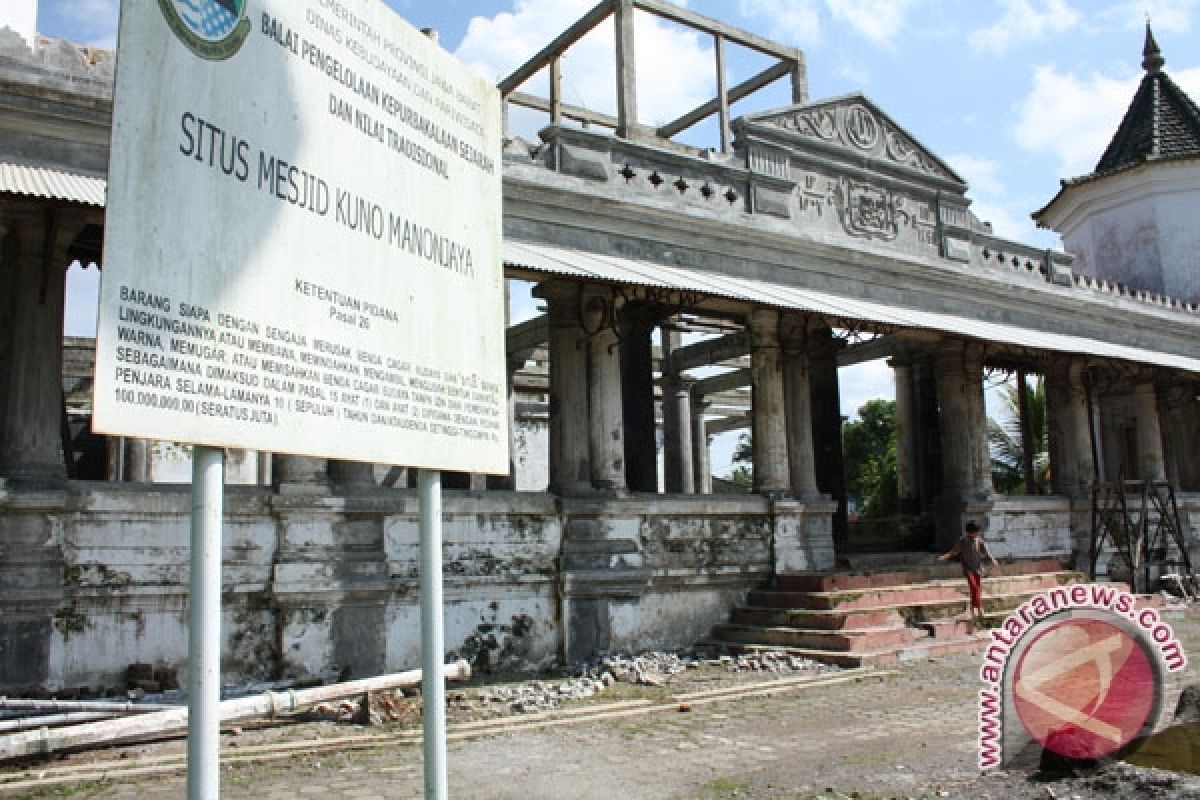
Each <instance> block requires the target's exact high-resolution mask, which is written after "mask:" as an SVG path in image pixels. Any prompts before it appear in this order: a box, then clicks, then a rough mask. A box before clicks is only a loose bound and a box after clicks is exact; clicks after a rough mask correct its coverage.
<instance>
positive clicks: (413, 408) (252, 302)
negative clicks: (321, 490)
mask: <svg viewBox="0 0 1200 800" xmlns="http://www.w3.org/2000/svg"><path fill="white" fill-rule="evenodd" d="M117 55H118V61H117V82H116V90H115V94H114V113H113V136H112V155H111V161H110V169H109V181H108V206H107V219H106V230H105V252H104V273H103V281H102V284H101V291H100V319H99V327H98V333H97V347H96V382H95V387H96V388H95V404H94V415H93V425H94V427H95V429H96V430H97V431H100V432H103V433H108V434H114V435H123V436H133V437H140V438H148V439H160V440H169V441H177V442H185V443H191V444H192V445H193V485H192V492H193V511H192V532H191V542H192V547H191V594H190V600H189V605H190V615H191V616H190V620H191V621H190V629H189V705H190V711H189V743H188V795H189V798H205V799H206V800H207V798H214V797H216V796H217V795H218V784H217V776H218V770H217V737H218V731H219V719H218V713H219V712H218V701H219V691H220V651H221V634H220V617H221V606H220V602H221V601H220V598H221V546H222V544H221V539H222V536H221V519H222V498H223V487H224V448H228V447H233V448H245V449H251V450H257V451H260V452H263V453H276V454H281V455H285V456H286V455H287V454H290V455H296V456H314V457H320V458H330V459H344V460H350V461H359V462H367V463H384V464H393V463H403V464H405V465H408V466H412V467H417V468H419V469H420V472H419V481H418V483H419V495H420V509H421V510H420V513H421V525H420V536H421V542H420V576H421V630H422V634H421V637H422V638H421V649H422V670H423V674H424V681H423V691H424V706H425V757H426V758H425V785H426V796H427V797H438V798H441V797H445V795H446V773H445V708H444V706H445V703H444V678H443V677H442V674H443V672H442V669H443V667H442V662H443V657H444V656H443V654H444V648H443V636H442V618H443V614H442V598H441V482H440V472H439V471H440V470H456V471H467V472H483V473H491V474H503V473H506V472H507V471H508V459H509V454H508V418H507V416H508V403H507V396H506V375H505V372H504V369H505V358H504V277H503V265H502V259H501V255H500V231H501V210H500V202H501V201H500V196H501V189H500V185H501V183H500V182H501V164H500V150H501V136H502V132H501V112H500V98H499V95H498V92H497V90H496V89H495V88H494V87H493V86H491V85H490V84H488V83H487V82H485V81H484V80H482V79H480V78H479V77H477V76H475V75H473V74H471V73H470V72H469V71H468V70H467V69H466V68H465V67H464V66H463V65H461V64H460V63H459V62H457V61H456V60H455V59H454V58H453V57H451V56H450V55H448V54H447V53H445V51H443V50H441V49H440V48H439V47H438V46H437V44H436V43H435V42H433V41H431V40H430V39H429V38H428V37H426V36H424V35H422V34H421V33H420V32H419V31H417V30H416V29H415V28H413V27H412V26H411V25H409V24H408V23H406V22H405V21H403V20H402V19H400V18H399V17H397V16H396V15H395V14H393V13H392V12H391V11H390V9H388V8H387V7H386V6H385V5H384V4H383V3H382V2H380V0H342V2H339V3H328V2H322V1H321V0H299V1H297V0H127V2H123V3H122V4H121V24H120V34H119V41H118V50H117Z"/></svg>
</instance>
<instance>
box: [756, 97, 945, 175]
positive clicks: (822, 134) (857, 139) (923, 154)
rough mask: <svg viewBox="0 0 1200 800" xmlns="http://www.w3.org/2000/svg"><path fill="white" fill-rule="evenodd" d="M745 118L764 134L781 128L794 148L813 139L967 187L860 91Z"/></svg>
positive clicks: (849, 154) (785, 142) (850, 153)
mask: <svg viewBox="0 0 1200 800" xmlns="http://www.w3.org/2000/svg"><path fill="white" fill-rule="evenodd" d="M744 120H745V122H746V123H747V124H748V125H749V126H751V127H752V128H753V129H754V130H755V132H756V133H758V134H760V135H761V133H762V132H763V130H764V129H767V130H769V129H770V128H777V129H779V130H780V131H781V132H784V134H785V135H783V136H781V137H779V143H780V144H783V145H785V146H788V147H791V148H794V147H795V146H796V144H797V143H798V140H799V141H803V140H805V139H809V140H812V141H813V142H815V143H819V144H821V145H822V146H823V148H824V149H829V148H832V149H833V150H835V151H836V150H842V151H845V155H846V156H847V157H849V158H854V159H855V160H859V159H862V158H863V157H867V158H874V159H877V160H879V161H881V162H884V163H890V164H892V165H895V166H897V167H902V168H904V169H905V170H910V171H914V172H917V173H920V174H922V175H927V176H929V177H932V178H938V179H940V180H943V181H950V182H953V183H957V184H960V185H962V187H963V188H964V189H965V188H966V183H965V182H964V181H963V179H962V178H961V177H959V176H958V174H957V173H955V172H954V170H953V169H951V168H950V167H949V165H947V164H946V163H945V162H944V161H942V160H941V159H940V158H938V157H937V156H935V155H934V154H933V153H932V152H930V151H929V150H928V149H926V148H925V147H923V146H922V145H921V144H920V143H919V142H917V141H916V139H914V138H913V137H912V136H910V135H909V134H908V132H907V131H905V130H904V129H903V128H902V127H900V126H899V125H897V124H896V122H895V121H894V120H892V118H891V117H889V116H888V115H887V114H886V113H884V112H883V110H882V109H880V108H879V107H878V106H876V105H875V104H874V103H872V102H871V101H870V100H868V99H867V98H866V96H864V95H862V94H850V95H844V96H842V97H835V98H832V99H829V100H823V101H820V102H816V103H805V104H804V105H799V106H792V107H789V108H785V109H781V110H777V111H769V112H764V113H761V114H750V115H747V116H746V117H745V118H744Z"/></svg>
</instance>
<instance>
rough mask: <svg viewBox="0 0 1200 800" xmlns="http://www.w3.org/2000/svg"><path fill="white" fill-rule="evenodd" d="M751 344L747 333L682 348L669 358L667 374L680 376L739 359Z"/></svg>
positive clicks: (733, 334) (730, 335) (732, 334)
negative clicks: (701, 368)
mask: <svg viewBox="0 0 1200 800" xmlns="http://www.w3.org/2000/svg"><path fill="white" fill-rule="evenodd" d="M749 342H750V340H749V337H747V335H746V334H745V333H731V334H729V335H728V336H721V337H718V338H716V339H706V340H704V341H703V342H696V343H695V344H689V345H686V346H684V347H680V348H679V349H678V350H675V351H673V352H672V353H671V354H670V355H668V356H667V368H666V370H665V372H668V373H671V374H678V373H680V372H683V371H684V370H687V369H693V368H695V367H704V366H710V365H713V364H720V363H721V362H722V361H727V360H729V359H731V358H738V357H739V356H742V355H745V354H746V352H747V351H748V350H749V349H750V343H749Z"/></svg>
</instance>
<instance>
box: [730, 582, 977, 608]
mask: <svg viewBox="0 0 1200 800" xmlns="http://www.w3.org/2000/svg"><path fill="white" fill-rule="evenodd" d="M960 594H961V593H960V592H959V591H958V588H957V587H955V586H953V585H951V584H950V583H949V582H946V583H944V584H933V583H922V584H913V585H911V586H892V587H888V588H884V589H865V590H860V591H853V590H847V591H836V592H792V591H777V590H773V589H759V590H755V591H752V592H750V595H749V597H748V602H749V604H750V605H754V606H767V607H769V608H785V609H813V610H825V611H873V610H878V609H881V608H896V607H898V606H908V605H914V604H918V603H935V602H948V601H953V600H957V599H959V597H960Z"/></svg>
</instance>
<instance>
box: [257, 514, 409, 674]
mask: <svg viewBox="0 0 1200 800" xmlns="http://www.w3.org/2000/svg"><path fill="white" fill-rule="evenodd" d="M347 502H349V501H347ZM335 503H337V505H335ZM271 504H272V507H273V508H272V510H273V511H274V513H275V515H276V517H277V519H278V520H279V523H278V541H279V543H280V547H279V554H278V555H277V556H276V559H275V563H274V565H273V567H272V581H271V601H272V602H273V604H274V605H275V607H276V608H277V609H278V616H277V619H278V623H277V624H278V641H279V662H280V669H281V671H282V673H283V674H284V676H285V677H301V678H304V677H312V676H317V675H319V676H321V677H322V678H324V679H327V680H329V679H333V680H336V679H339V678H340V677H341V676H342V675H343V674H345V675H347V676H349V677H353V678H364V677H368V676H371V675H378V674H381V673H382V672H384V671H385V669H386V658H385V656H386V652H387V644H386V635H385V631H386V630H387V625H386V608H387V599H386V598H387V596H388V594H389V592H390V590H391V584H390V580H389V575H388V561H387V554H386V552H385V551H384V543H383V523H382V520H381V518H380V517H378V516H376V515H375V514H373V513H371V511H372V509H371V507H370V506H369V505H367V506H365V507H363V508H361V509H359V508H355V507H343V506H341V505H340V503H338V501H337V500H336V499H329V498H323V497H319V496H310V497H304V496H296V495H291V496H286V497H285V496H276V497H274V498H272V500H271ZM356 512H359V513H356ZM364 512H365V513H364ZM335 673H336V674H335Z"/></svg>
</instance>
